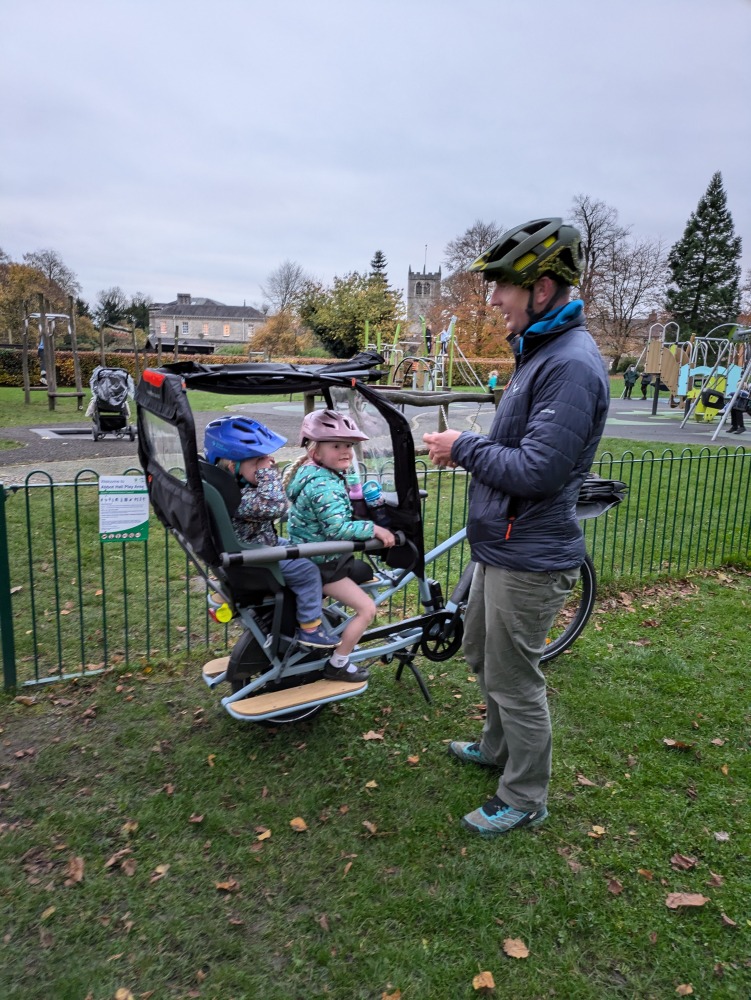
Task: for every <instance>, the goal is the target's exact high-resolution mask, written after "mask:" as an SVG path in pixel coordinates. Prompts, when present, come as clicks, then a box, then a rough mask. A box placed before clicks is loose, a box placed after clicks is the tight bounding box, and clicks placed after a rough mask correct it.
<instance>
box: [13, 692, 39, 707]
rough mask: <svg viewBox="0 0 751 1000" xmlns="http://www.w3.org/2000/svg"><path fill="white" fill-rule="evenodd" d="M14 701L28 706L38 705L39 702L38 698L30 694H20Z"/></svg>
mask: <svg viewBox="0 0 751 1000" xmlns="http://www.w3.org/2000/svg"><path fill="white" fill-rule="evenodd" d="M13 701H15V702H16V704H18V705H26V706H27V707H28V706H30V705H36V703H37V700H36V698H32V697H30V696H29V695H28V694H19V695H18V697H17V698H14V699H13Z"/></svg>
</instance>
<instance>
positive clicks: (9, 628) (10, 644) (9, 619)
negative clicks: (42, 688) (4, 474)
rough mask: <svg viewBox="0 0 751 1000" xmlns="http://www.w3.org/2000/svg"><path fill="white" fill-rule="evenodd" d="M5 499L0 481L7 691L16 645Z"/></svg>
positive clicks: (0, 641)
mask: <svg viewBox="0 0 751 1000" xmlns="http://www.w3.org/2000/svg"><path fill="white" fill-rule="evenodd" d="M5 500H6V495H5V487H4V486H3V484H2V483H0V645H2V651H3V683H4V687H5V690H6V691H8V690H10V689H11V688H14V687H15V686H16V646H15V636H14V634H13V607H12V602H11V594H10V560H9V558H8V526H7V524H6V521H5Z"/></svg>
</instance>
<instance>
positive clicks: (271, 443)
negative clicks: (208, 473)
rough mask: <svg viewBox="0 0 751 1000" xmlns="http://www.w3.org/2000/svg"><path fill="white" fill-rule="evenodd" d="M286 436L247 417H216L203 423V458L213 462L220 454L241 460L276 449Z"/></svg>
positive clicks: (216, 460) (259, 455)
mask: <svg viewBox="0 0 751 1000" xmlns="http://www.w3.org/2000/svg"><path fill="white" fill-rule="evenodd" d="M286 443H287V439H286V438H285V437H282V436H281V435H280V434H275V433H274V432H273V431H270V430H269V429H268V427H265V426H264V425H263V424H260V423H259V422H258V421H257V420H251V419H250V417H220V418H219V419H218V420H212V421H211V422H210V423H208V424H207V425H206V434H205V436H204V440H203V447H204V451H205V453H206V461H207V462H209V463H210V464H211V465H216V463H217V462H218V461H219V459H220V458H228V459H229V460H230V461H232V462H244V461H245V459H246V458H262V457H263V456H264V455H271V454H272V452H275V451H277V450H278V449H279V448H281V447H282V445H283V444H286Z"/></svg>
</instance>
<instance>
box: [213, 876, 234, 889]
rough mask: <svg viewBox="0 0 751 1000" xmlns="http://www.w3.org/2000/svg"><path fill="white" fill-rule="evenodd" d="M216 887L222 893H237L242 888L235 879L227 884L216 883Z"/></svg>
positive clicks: (229, 880)
mask: <svg viewBox="0 0 751 1000" xmlns="http://www.w3.org/2000/svg"><path fill="white" fill-rule="evenodd" d="M215 885H216V887H217V889H218V890H219V891H220V892H237V891H238V889H239V888H240V883H239V882H238V881H237V879H234V878H231V879H228V880H227V881H226V882H216V883H215Z"/></svg>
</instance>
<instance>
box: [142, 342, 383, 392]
mask: <svg viewBox="0 0 751 1000" xmlns="http://www.w3.org/2000/svg"><path fill="white" fill-rule="evenodd" d="M383 364H385V361H384V359H383V358H382V357H381V355H380V354H377V353H376V352H375V351H363V352H362V353H360V354H356V355H355V357H354V358H351V359H350V360H349V361H335V362H333V363H332V364H328V365H321V364H313V365H293V364H290V363H288V362H281V361H280V362H278V363H276V364H274V363H271V362H269V363H267V364H263V363H260V362H255V361H249V362H247V363H245V364H240V365H223V364H218V365H204V364H201V363H200V362H198V361H175V362H173V363H171V364H166V365H162V367H161V368H159V369H158V370H159V371H161V372H169V373H170V374H172V375H179V376H180V378H181V379H182V380H183V382H184V383H185V388H186V389H201V390H203V391H204V392H218V393H227V394H230V393H233V394H237V393H242V392H249V393H250V392H252V393H256V394H259V395H263V394H265V393H276V392H303V391H305V390H306V389H310V390H311V391H312V390H315V389H322V388H323V387H324V386H325V385H327V384H334V385H347V384H348V383H349V382H350V380H351V379H357V381H358V382H377V381H378V380H379V379H380V378H383V376H384V375H385V374H386V372H385V371H379V370H378V366H379V365H383Z"/></svg>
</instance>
